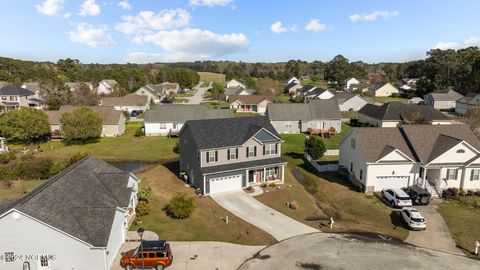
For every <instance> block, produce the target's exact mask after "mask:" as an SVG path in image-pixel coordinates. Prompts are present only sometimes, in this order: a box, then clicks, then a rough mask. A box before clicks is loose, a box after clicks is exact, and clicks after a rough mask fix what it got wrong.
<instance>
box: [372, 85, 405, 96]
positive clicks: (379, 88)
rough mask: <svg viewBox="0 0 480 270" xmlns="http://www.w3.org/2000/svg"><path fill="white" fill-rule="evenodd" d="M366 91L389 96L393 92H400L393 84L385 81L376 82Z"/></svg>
mask: <svg viewBox="0 0 480 270" xmlns="http://www.w3.org/2000/svg"><path fill="white" fill-rule="evenodd" d="M368 91H370V93H372V94H373V95H374V96H376V97H389V96H391V95H393V94H400V91H398V89H397V88H396V87H395V86H393V85H391V84H390V83H386V82H381V83H376V84H374V85H372V87H371V88H370V90H368Z"/></svg>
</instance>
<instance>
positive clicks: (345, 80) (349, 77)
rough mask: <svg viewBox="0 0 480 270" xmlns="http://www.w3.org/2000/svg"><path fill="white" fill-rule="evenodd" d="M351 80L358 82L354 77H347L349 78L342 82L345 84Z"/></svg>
mask: <svg viewBox="0 0 480 270" xmlns="http://www.w3.org/2000/svg"><path fill="white" fill-rule="evenodd" d="M351 79H354V80H356V81H357V82H358V80H357V79H356V78H355V77H349V78H346V79H345V80H343V83H347V82H348V81H350V80H351Z"/></svg>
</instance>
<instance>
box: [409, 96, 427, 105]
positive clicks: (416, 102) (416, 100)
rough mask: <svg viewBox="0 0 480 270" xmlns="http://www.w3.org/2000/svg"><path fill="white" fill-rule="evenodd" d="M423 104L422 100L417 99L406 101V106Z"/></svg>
mask: <svg viewBox="0 0 480 270" xmlns="http://www.w3.org/2000/svg"><path fill="white" fill-rule="evenodd" d="M420 103H423V99H422V98H419V97H414V98H411V99H409V100H408V104H420Z"/></svg>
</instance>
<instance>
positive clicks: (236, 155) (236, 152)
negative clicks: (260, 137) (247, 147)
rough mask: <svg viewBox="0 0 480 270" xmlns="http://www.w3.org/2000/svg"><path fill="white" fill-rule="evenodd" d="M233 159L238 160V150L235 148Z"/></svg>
mask: <svg viewBox="0 0 480 270" xmlns="http://www.w3.org/2000/svg"><path fill="white" fill-rule="evenodd" d="M235 157H237V159H238V148H235Z"/></svg>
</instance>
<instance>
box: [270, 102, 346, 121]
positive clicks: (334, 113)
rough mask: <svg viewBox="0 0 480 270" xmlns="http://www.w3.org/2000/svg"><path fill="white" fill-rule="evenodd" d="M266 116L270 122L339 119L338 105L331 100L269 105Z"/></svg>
mask: <svg viewBox="0 0 480 270" xmlns="http://www.w3.org/2000/svg"><path fill="white" fill-rule="evenodd" d="M267 115H268V117H269V119H270V120H272V121H282V120H286V121H298V120H302V121H312V120H320V119H341V118H342V114H341V112H340V108H339V107H338V103H337V101H336V100H333V99H322V100H312V101H310V102H309V103H271V104H268V105H267Z"/></svg>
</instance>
